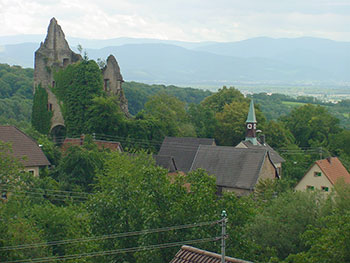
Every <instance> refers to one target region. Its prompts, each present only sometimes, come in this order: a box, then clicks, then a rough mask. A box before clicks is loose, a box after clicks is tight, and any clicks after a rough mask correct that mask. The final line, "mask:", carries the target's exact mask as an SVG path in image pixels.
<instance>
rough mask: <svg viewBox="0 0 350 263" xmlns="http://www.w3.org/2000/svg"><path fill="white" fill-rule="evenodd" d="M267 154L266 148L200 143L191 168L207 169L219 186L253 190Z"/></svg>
mask: <svg viewBox="0 0 350 263" xmlns="http://www.w3.org/2000/svg"><path fill="white" fill-rule="evenodd" d="M266 156H267V157H268V152H267V150H266V149H247V148H235V147H227V146H207V145H200V146H199V149H198V152H197V154H196V157H195V159H194V161H193V165H192V167H191V170H196V169H198V168H202V169H205V170H207V172H208V173H209V174H212V175H215V177H216V185H217V186H223V187H230V188H240V189H247V190H252V189H253V188H254V186H255V184H256V183H257V180H258V178H259V174H260V169H261V167H262V166H263V164H264V161H265V158H266Z"/></svg>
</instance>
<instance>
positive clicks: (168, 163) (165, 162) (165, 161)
mask: <svg viewBox="0 0 350 263" xmlns="http://www.w3.org/2000/svg"><path fill="white" fill-rule="evenodd" d="M153 158H154V160H155V161H156V165H158V166H161V167H163V168H165V169H167V170H168V171H169V172H171V173H172V172H176V171H177V168H176V163H175V159H174V157H172V156H168V155H154V156H153Z"/></svg>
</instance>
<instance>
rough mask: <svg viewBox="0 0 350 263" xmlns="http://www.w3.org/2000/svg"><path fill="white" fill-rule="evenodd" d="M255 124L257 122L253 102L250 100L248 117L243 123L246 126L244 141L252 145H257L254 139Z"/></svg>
mask: <svg viewBox="0 0 350 263" xmlns="http://www.w3.org/2000/svg"><path fill="white" fill-rule="evenodd" d="M256 123H257V122H256V117H255V110H254V102H253V100H251V101H250V106H249V112H248V117H247V120H246V121H245V124H246V135H245V141H250V142H251V143H252V144H253V145H259V142H258V140H257V138H256Z"/></svg>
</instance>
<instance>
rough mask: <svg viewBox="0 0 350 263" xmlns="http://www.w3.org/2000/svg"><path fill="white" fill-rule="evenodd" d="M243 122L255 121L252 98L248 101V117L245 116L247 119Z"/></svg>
mask: <svg viewBox="0 0 350 263" xmlns="http://www.w3.org/2000/svg"><path fill="white" fill-rule="evenodd" d="M245 122H246V123H248V122H250V123H251V122H253V123H256V117H255V109H254V102H253V100H251V101H250V106H249V112H248V117H247V120H246V121H245Z"/></svg>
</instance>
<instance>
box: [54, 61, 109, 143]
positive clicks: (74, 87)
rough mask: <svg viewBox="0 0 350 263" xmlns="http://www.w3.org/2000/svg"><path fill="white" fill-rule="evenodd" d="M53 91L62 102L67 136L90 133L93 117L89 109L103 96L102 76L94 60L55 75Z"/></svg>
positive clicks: (71, 66)
mask: <svg viewBox="0 0 350 263" xmlns="http://www.w3.org/2000/svg"><path fill="white" fill-rule="evenodd" d="M55 81H56V86H55V87H54V89H53V91H54V93H55V94H56V95H57V97H58V99H59V100H60V101H61V102H62V103H61V109H62V113H63V118H64V122H65V125H66V129H67V134H68V135H69V136H72V135H80V134H82V133H86V132H88V128H87V122H88V120H89V119H90V118H91V117H92V116H91V111H89V110H88V109H89V107H90V105H91V104H92V100H93V99H94V97H97V96H101V95H102V92H103V90H102V85H103V81H102V75H101V70H100V68H99V67H98V65H97V63H96V62H95V61H93V60H82V61H81V62H78V63H76V64H72V65H69V66H68V67H66V68H65V69H63V70H60V71H58V72H57V73H56V74H55Z"/></svg>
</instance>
